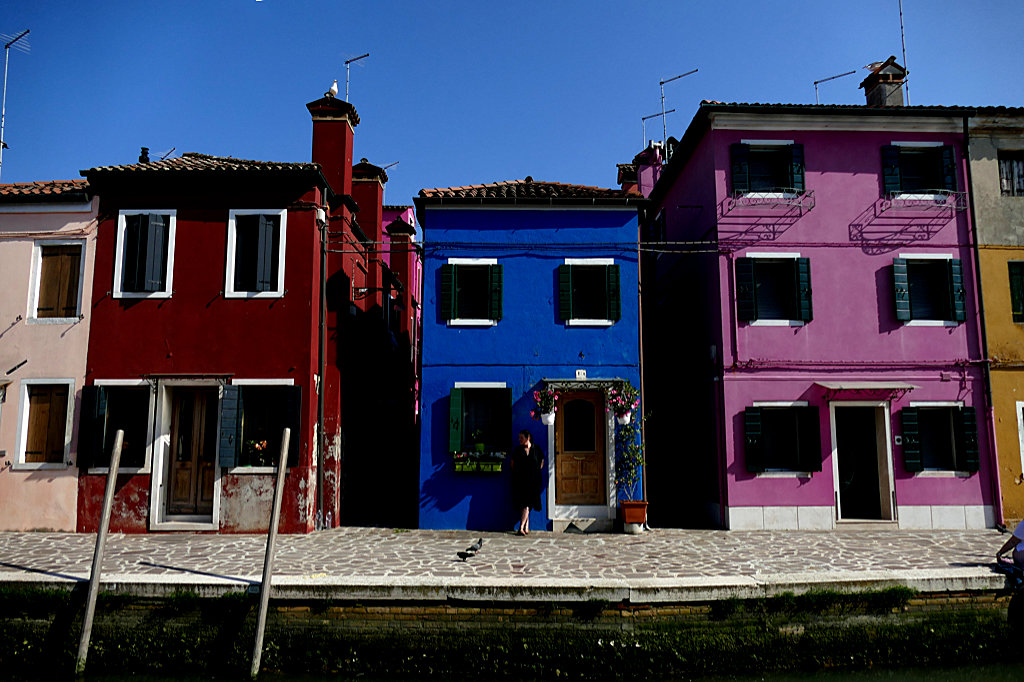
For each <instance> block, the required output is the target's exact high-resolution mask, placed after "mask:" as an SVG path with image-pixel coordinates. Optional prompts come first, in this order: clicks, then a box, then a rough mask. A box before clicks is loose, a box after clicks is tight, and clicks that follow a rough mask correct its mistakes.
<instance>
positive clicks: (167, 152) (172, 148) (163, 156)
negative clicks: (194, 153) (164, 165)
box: [160, 147, 177, 161]
mask: <svg viewBox="0 0 1024 682" xmlns="http://www.w3.org/2000/svg"><path fill="white" fill-rule="evenodd" d="M175 149H177V147H171V148H170V149H168V150H167V151H165V152H164V153H162V154H161V155H160V160H161V161H163V160H164V159H166V158H167V157H168V156H170V155H171V154H173V153H174V150H175Z"/></svg>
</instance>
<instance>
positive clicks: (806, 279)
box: [796, 258, 814, 322]
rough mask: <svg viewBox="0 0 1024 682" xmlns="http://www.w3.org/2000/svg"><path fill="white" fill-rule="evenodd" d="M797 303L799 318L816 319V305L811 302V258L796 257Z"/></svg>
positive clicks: (807, 320)
mask: <svg viewBox="0 0 1024 682" xmlns="http://www.w3.org/2000/svg"><path fill="white" fill-rule="evenodd" d="M796 304H797V313H798V314H799V317H798V318H797V319H800V320H803V321H804V322H810V321H811V320H813V319H814V306H813V304H812V303H811V259H810V258H797V259H796Z"/></svg>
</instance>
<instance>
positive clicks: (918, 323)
mask: <svg viewBox="0 0 1024 682" xmlns="http://www.w3.org/2000/svg"><path fill="white" fill-rule="evenodd" d="M899 257H900V258H902V259H904V260H908V261H911V260H944V261H952V260H953V254H951V253H901V254H900V255H899ZM908 265H909V264H908ZM961 324H963V323H962V322H957V321H955V320H903V326H904V327H959V326H960V325H961Z"/></svg>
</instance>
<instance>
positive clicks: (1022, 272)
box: [1007, 261, 1024, 322]
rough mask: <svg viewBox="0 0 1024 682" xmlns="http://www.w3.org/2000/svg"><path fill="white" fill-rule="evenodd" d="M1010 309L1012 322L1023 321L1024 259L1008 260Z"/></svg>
mask: <svg viewBox="0 0 1024 682" xmlns="http://www.w3.org/2000/svg"><path fill="white" fill-rule="evenodd" d="M1007 266H1008V267H1009V269H1010V309H1011V313H1012V315H1013V321H1014V322H1024V261H1010V262H1009V263H1007Z"/></svg>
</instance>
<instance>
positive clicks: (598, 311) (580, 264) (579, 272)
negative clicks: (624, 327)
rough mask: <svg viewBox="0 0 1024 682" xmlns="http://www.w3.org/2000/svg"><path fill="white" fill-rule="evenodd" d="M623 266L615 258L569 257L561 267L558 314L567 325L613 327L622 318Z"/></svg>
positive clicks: (559, 271)
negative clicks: (620, 273) (621, 281)
mask: <svg viewBox="0 0 1024 682" xmlns="http://www.w3.org/2000/svg"><path fill="white" fill-rule="evenodd" d="M619 289H620V285H619V266H618V265H615V262H614V261H613V260H612V259H611V258H566V259H565V264H564V265H559V266H558V314H559V317H560V318H561V319H562V321H564V322H565V323H566V324H567V325H570V326H572V325H611V324H614V323H615V322H618V321H619V320H620V319H621V318H622V304H621V298H620V296H621V294H620V292H619Z"/></svg>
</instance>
